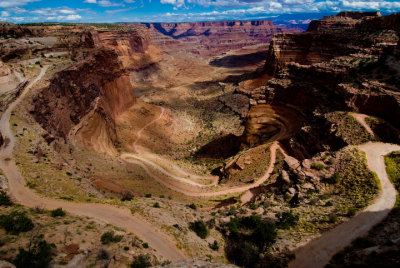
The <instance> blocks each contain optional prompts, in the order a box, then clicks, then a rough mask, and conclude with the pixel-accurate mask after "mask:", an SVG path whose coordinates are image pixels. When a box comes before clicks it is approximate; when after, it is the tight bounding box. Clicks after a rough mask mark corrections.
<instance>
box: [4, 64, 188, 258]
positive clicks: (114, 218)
mask: <svg viewBox="0 0 400 268" xmlns="http://www.w3.org/2000/svg"><path fill="white" fill-rule="evenodd" d="M47 68H48V66H45V67H44V68H43V69H42V70H41V72H40V75H39V76H38V77H37V78H36V79H35V80H34V81H33V82H32V83H30V84H29V85H28V86H27V87H26V88H25V90H24V92H23V93H22V94H21V95H20V97H19V98H18V99H17V100H16V101H15V102H13V103H12V104H11V105H10V106H9V107H8V109H7V110H6V111H5V112H4V114H3V116H2V118H1V120H0V131H1V133H2V135H3V136H4V137H5V138H6V139H9V141H10V142H9V143H8V144H7V145H6V147H3V148H1V151H0V153H1V159H0V168H1V169H2V170H3V172H4V174H5V175H6V177H7V179H8V182H9V188H10V192H11V195H12V196H13V197H14V198H15V199H16V200H17V201H18V203H20V204H22V205H24V206H27V207H36V206H39V207H43V208H46V209H55V208H59V207H62V208H63V209H65V210H67V211H68V212H70V213H73V214H76V215H80V216H88V217H93V218H96V219H98V220H100V221H103V222H106V223H110V224H113V225H116V226H119V227H122V228H124V229H126V230H127V231H128V232H132V233H134V234H135V235H137V236H139V237H140V238H142V239H143V240H144V241H146V242H148V243H149V245H150V247H152V248H153V249H155V250H157V254H159V255H161V256H163V257H164V258H167V259H169V260H171V261H177V260H182V259H184V258H185V256H184V254H183V253H182V252H181V251H180V250H179V249H177V248H176V246H175V244H174V242H173V241H172V239H171V238H169V237H168V236H166V235H165V234H163V233H162V232H160V231H159V230H158V229H155V228H154V227H153V226H152V225H151V224H150V223H148V222H146V221H145V220H144V219H143V218H141V217H140V216H137V215H135V216H133V215H132V214H131V212H130V211H129V209H127V208H117V207H114V206H111V205H104V204H88V203H74V202H66V201H62V200H55V199H50V198H45V197H41V196H39V195H37V194H35V193H34V192H33V191H31V190H30V189H28V188H27V187H26V186H25V181H24V179H23V177H22V176H21V174H20V173H19V171H18V168H17V166H16V165H15V162H14V160H13V159H12V158H13V155H12V151H13V147H14V143H15V140H14V135H13V134H12V132H11V130H10V123H9V120H10V115H11V112H12V110H13V109H14V108H15V107H16V106H17V105H18V104H19V102H20V101H21V100H22V98H23V97H24V96H25V95H26V93H27V92H28V91H29V89H30V88H31V87H32V86H33V85H35V84H36V82H38V81H39V80H40V79H41V78H42V77H43V75H44V74H45V72H46V70H47Z"/></svg>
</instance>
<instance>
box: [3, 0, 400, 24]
mask: <svg viewBox="0 0 400 268" xmlns="http://www.w3.org/2000/svg"><path fill="white" fill-rule="evenodd" d="M344 10H359V11H367V10H380V11H382V12H385V13H392V12H400V0H377V1H370V0H355V1H352V0H68V1H61V0H0V21H10V22H15V23H24V22H42V21H49V22H50V21H52V22H53V21H59V22H180V21H204V20H230V19H232V20H238V19H264V18H265V19H270V18H276V17H277V15H279V14H295V15H296V17H299V16H298V15H299V14H303V13H308V14H310V13H313V16H318V14H321V15H322V14H327V13H328V14H331V13H337V12H339V11H344ZM309 16H311V15H309ZM286 17H287V16H286ZM307 18H308V17H307V14H305V15H304V16H302V17H299V19H297V20H296V21H294V22H295V23H306V22H307ZM310 18H311V17H310Z"/></svg>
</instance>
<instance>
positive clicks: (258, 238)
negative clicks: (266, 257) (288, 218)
mask: <svg viewBox="0 0 400 268" xmlns="http://www.w3.org/2000/svg"><path fill="white" fill-rule="evenodd" d="M277 235H278V234H277V232H276V227H275V224H274V223H272V222H265V221H262V222H260V223H259V224H258V226H257V228H256V230H255V231H254V233H253V241H254V242H255V243H256V245H258V246H259V247H260V248H263V247H264V246H270V245H272V244H273V243H275V241H276V236H277Z"/></svg>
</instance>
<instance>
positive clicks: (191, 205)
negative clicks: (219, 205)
mask: <svg viewBox="0 0 400 268" xmlns="http://www.w3.org/2000/svg"><path fill="white" fill-rule="evenodd" d="M188 207H189V208H191V209H194V210H196V209H197V207H196V205H195V204H193V203H192V204H190V205H188Z"/></svg>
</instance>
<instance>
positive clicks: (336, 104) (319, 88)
mask: <svg viewBox="0 0 400 268" xmlns="http://www.w3.org/2000/svg"><path fill="white" fill-rule="evenodd" d="M343 24H345V25H346V27H341V28H340V27H337V26H338V25H343ZM321 25H323V26H321ZM330 25H333V26H332V27H333V28H330ZM399 26H400V15H399V14H393V15H389V16H379V14H372V13H367V14H359V13H340V14H339V15H337V16H332V17H330V18H324V19H322V20H321V21H318V22H313V23H311V24H310V29H309V30H308V31H307V32H304V33H297V34H278V35H276V36H275V37H274V39H273V40H272V42H271V44H270V49H269V52H268V57H267V61H266V65H265V68H264V72H265V73H267V74H268V77H270V80H269V81H268V82H267V83H266V84H265V85H264V86H261V87H258V88H253V89H248V88H245V89H244V88H239V91H240V92H241V93H242V94H246V95H247V96H249V97H250V98H251V102H252V103H253V104H254V103H257V104H258V105H263V104H265V103H269V104H280V103H285V104H286V105H289V106H292V107H296V108H297V109H298V110H301V111H302V112H303V113H305V118H306V120H305V121H304V123H303V126H302V128H301V130H300V131H299V132H298V134H297V135H295V136H294V137H293V138H291V139H290V141H289V140H288V141H287V142H286V144H287V145H288V146H289V147H293V148H292V149H293V150H294V151H296V152H297V156H299V157H301V158H302V157H307V158H308V157H310V156H312V155H313V154H314V153H316V152H319V151H323V150H325V149H327V148H331V149H337V147H338V146H339V147H340V146H343V145H344V144H345V142H343V140H340V139H339V140H337V137H335V138H334V136H335V134H334V129H332V126H331V125H330V124H329V122H326V118H325V116H324V114H325V113H326V112H329V111H337V110H344V111H357V112H361V113H365V114H368V115H374V116H377V117H380V118H383V119H384V120H386V121H388V122H389V123H390V124H392V125H393V126H394V127H396V128H400V116H399V115H400V96H399V94H398V92H399V91H400V90H399V87H398V85H399V83H398V81H399V80H398V79H399V75H400V74H399V72H398V70H397V67H396V66H398V64H399V52H398V51H399V49H398V48H399ZM256 107H258V106H256ZM252 109H253V110H254V109H256V108H252ZM258 120H260V119H258ZM253 121H254V120H253V119H252V117H251V116H250V117H249V118H248V121H247V123H246V131H245V137H244V140H249V139H252V138H251V137H252V136H254V135H255V134H254V133H253V132H254V131H251V129H254V128H261V129H266V128H267V125H268V124H267V125H265V126H263V127H260V126H258V127H255V125H253V124H252V122H253ZM265 121H268V120H265ZM256 132H257V131H256ZM249 133H253V134H251V135H250V136H249ZM258 136H262V134H260V133H258ZM266 140H268V138H267V137H265V139H264V141H266ZM260 142H261V141H260ZM251 144H252V143H251ZM289 144H290V145H289Z"/></svg>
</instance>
